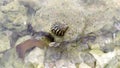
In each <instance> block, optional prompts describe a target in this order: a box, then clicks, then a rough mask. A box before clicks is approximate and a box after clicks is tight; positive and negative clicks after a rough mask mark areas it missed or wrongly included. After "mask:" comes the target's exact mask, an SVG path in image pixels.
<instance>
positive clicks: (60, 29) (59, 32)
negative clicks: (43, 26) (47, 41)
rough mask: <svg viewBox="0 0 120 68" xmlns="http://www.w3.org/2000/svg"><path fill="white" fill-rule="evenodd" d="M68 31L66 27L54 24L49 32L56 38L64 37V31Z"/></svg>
mask: <svg viewBox="0 0 120 68" xmlns="http://www.w3.org/2000/svg"><path fill="white" fill-rule="evenodd" d="M67 29H68V26H67V25H65V24H62V23H55V24H53V26H52V27H51V32H52V33H53V34H55V35H56V36H64V34H65V32H66V30H67Z"/></svg>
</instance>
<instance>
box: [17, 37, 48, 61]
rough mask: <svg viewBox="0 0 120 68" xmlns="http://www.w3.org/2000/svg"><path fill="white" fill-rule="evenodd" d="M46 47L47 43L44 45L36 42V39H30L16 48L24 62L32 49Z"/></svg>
mask: <svg viewBox="0 0 120 68" xmlns="http://www.w3.org/2000/svg"><path fill="white" fill-rule="evenodd" d="M45 46H47V44H46V43H44V42H43V41H41V40H36V39H28V40H26V41H24V42H22V43H20V44H18V45H17V46H16V51H17V53H18V56H19V58H21V59H23V60H24V57H25V53H26V52H27V51H28V50H30V49H32V48H33V47H40V48H42V49H43V48H44V47H45Z"/></svg>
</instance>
